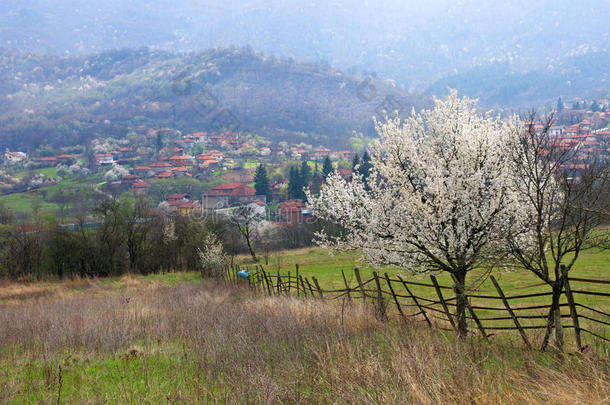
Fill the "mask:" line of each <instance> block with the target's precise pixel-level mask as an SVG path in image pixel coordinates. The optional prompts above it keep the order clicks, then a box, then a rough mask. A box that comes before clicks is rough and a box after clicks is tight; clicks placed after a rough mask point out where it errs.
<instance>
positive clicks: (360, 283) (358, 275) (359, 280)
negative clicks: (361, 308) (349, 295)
mask: <svg viewBox="0 0 610 405" xmlns="http://www.w3.org/2000/svg"><path fill="white" fill-rule="evenodd" d="M354 274H355V275H356V280H357V281H358V286H359V287H360V293H361V294H362V302H365V301H366V293H365V292H364V286H363V285H362V279H361V278H360V270H358V267H356V268H355V269H354Z"/></svg>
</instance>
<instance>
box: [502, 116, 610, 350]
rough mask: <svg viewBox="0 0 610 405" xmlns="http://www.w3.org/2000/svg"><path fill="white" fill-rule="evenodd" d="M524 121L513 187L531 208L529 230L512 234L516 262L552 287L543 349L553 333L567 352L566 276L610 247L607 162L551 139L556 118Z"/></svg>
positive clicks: (514, 157)
mask: <svg viewBox="0 0 610 405" xmlns="http://www.w3.org/2000/svg"><path fill="white" fill-rule="evenodd" d="M536 121H537V117H536V114H535V113H531V114H530V115H529V116H528V117H526V119H525V129H522V130H521V132H520V134H519V137H518V140H519V142H518V143H517V144H516V147H515V148H514V150H513V153H512V161H513V163H514V170H515V175H516V176H515V188H516V189H517V191H518V193H519V194H520V195H522V197H523V199H524V203H525V204H526V205H527V206H529V209H528V210H527V211H526V212H527V214H526V215H527V216H528V218H527V220H526V221H523V222H521V224H524V225H525V226H523V227H521V228H520V229H513V232H511V233H510V234H509V235H508V246H509V250H510V252H509V253H510V255H511V257H512V259H513V260H514V261H515V262H516V263H517V265H518V266H520V267H522V268H524V269H526V270H529V271H531V272H532V273H534V274H535V275H536V276H537V277H538V278H540V279H541V280H542V281H544V282H545V283H546V284H548V285H549V286H550V287H551V289H552V292H553V295H552V304H551V308H550V310H549V314H548V323H547V329H546V334H545V337H544V341H543V343H542V349H543V350H544V349H546V347H547V346H548V344H549V342H550V341H551V338H552V336H553V334H554V340H555V345H556V346H557V348H558V349H559V350H563V328H562V325H561V314H560V305H559V299H560V297H561V294H562V292H563V291H564V288H565V285H566V281H567V279H568V273H569V272H570V270H571V269H572V268H573V266H574V263H575V262H576V260H577V259H578V257H579V256H580V253H581V252H582V251H583V250H586V249H591V248H596V247H598V248H601V247H604V246H607V242H608V233H607V232H605V231H599V230H598V227H599V226H600V225H601V224H602V222H603V220H604V219H603V212H602V211H603V210H606V212H607V210H608V206H607V205H606V204H607V201H604V195H605V194H607V188H608V160H607V156H604V155H603V154H601V153H598V154H592V153H583V152H581V151H580V148H579V147H578V146H576V147H574V146H570V145H568V144H566V143H565V142H564V140H563V139H562V138H561V137H554V136H552V135H551V134H550V131H549V129H550V127H551V125H552V123H553V117H552V116H551V117H549V118H548V119H546V120H545V121H544V123H543V124H542V126H540V125H536Z"/></svg>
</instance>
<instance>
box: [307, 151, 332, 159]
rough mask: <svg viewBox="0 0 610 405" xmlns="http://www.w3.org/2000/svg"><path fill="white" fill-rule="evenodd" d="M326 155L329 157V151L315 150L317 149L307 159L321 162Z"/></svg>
mask: <svg viewBox="0 0 610 405" xmlns="http://www.w3.org/2000/svg"><path fill="white" fill-rule="evenodd" d="M328 155H330V149H328V148H317V149H314V150H313V152H312V153H311V154H310V155H309V158H310V159H311V160H316V161H318V162H321V161H323V160H324V159H325V158H326V156H328Z"/></svg>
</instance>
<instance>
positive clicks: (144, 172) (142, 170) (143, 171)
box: [133, 166, 151, 177]
mask: <svg viewBox="0 0 610 405" xmlns="http://www.w3.org/2000/svg"><path fill="white" fill-rule="evenodd" d="M150 171H151V168H150V167H148V166H137V167H136V168H135V169H133V173H134V174H135V175H136V176H138V177H147V176H148V172H150Z"/></svg>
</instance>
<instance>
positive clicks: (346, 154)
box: [322, 150, 356, 162]
mask: <svg viewBox="0 0 610 405" xmlns="http://www.w3.org/2000/svg"><path fill="white" fill-rule="evenodd" d="M337 156H338V157H339V159H342V160H347V161H348V162H351V161H352V160H354V156H356V151H353V150H340V151H339V152H337ZM325 157H326V156H325ZM322 160H324V159H322Z"/></svg>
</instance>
